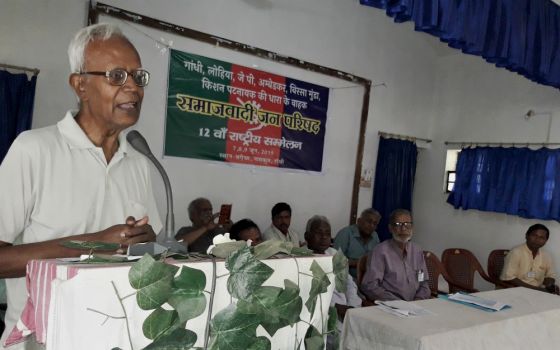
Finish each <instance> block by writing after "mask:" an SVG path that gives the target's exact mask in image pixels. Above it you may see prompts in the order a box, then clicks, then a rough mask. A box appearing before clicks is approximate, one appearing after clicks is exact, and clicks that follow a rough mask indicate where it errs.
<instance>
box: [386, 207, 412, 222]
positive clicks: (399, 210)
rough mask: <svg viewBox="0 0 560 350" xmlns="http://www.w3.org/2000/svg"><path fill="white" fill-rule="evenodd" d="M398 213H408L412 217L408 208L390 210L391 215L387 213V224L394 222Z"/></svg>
mask: <svg viewBox="0 0 560 350" xmlns="http://www.w3.org/2000/svg"><path fill="white" fill-rule="evenodd" d="M400 215H408V216H410V218H411V219H412V213H411V212H410V210H406V209H395V210H393V211H392V212H391V215H389V224H392V223H394V222H395V219H396V217H397V216H400Z"/></svg>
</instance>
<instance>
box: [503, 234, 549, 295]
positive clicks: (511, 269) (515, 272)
mask: <svg viewBox="0 0 560 350" xmlns="http://www.w3.org/2000/svg"><path fill="white" fill-rule="evenodd" d="M549 235H550V232H549V230H548V228H547V227H546V226H544V225H542V224H535V225H533V226H531V227H529V229H528V230H527V233H526V234H525V240H526V243H524V244H521V245H518V246H517V247H515V248H513V249H512V250H511V251H510V252H509V253H508V255H507V256H506V260H505V262H504V268H503V270H502V274H501V276H500V279H501V280H502V281H505V282H508V283H510V284H513V285H514V286H518V287H526V288H531V289H536V290H540V291H543V292H548V293H554V294H558V286H557V285H556V284H555V280H554V279H555V278H556V273H555V272H554V264H553V263H552V257H551V256H550V254H549V253H548V252H546V251H545V250H544V249H542V247H543V246H544V245H545V244H546V242H547V241H548V237H549Z"/></svg>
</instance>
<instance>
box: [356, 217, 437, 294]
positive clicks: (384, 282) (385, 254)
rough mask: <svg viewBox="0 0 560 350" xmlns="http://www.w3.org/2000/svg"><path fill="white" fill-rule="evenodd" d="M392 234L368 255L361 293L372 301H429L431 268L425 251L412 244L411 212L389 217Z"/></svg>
mask: <svg viewBox="0 0 560 350" xmlns="http://www.w3.org/2000/svg"><path fill="white" fill-rule="evenodd" d="M389 231H390V232H391V233H392V234H393V238H392V239H389V240H386V241H385V242H383V243H380V244H378V245H377V246H376V247H375V248H373V250H372V251H371V253H370V254H369V256H368V264H367V271H366V273H365V275H364V279H363V281H362V284H361V285H360V290H361V291H362V292H363V293H364V294H365V295H366V296H367V297H368V298H369V299H371V300H397V299H402V300H406V301H411V300H417V299H427V298H429V297H430V287H429V285H428V269H427V268H426V262H425V261H424V255H423V254H422V249H420V247H419V246H417V245H416V244H414V243H411V242H410V239H411V238H412V215H411V214H410V212H409V211H408V210H405V209H396V210H394V211H393V212H392V213H391V216H390V217H389Z"/></svg>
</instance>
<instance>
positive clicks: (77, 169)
mask: <svg viewBox="0 0 560 350" xmlns="http://www.w3.org/2000/svg"><path fill="white" fill-rule="evenodd" d="M74 113H75V112H74ZM74 113H73V112H71V111H69V112H67V113H66V116H65V117H64V119H62V120H61V121H59V122H58V123H57V124H56V125H53V126H49V127H46V128H41V129H35V130H30V131H26V132H23V133H21V134H20V135H19V136H18V137H17V139H16V140H15V141H14V142H13V144H12V146H11V148H10V150H9V151H8V154H7V155H6V157H5V158H4V161H3V162H2V165H1V166H0V241H4V242H7V243H14V244H20V243H34V242H42V241H46V240H51V239H56V238H60V237H65V236H72V235H77V234H82V233H92V232H97V231H100V230H104V229H106V228H108V227H110V226H113V225H116V224H123V223H125V220H126V218H127V217H128V216H134V217H135V218H136V219H139V218H141V217H143V216H144V215H148V216H149V223H150V225H152V228H153V229H154V232H156V233H159V231H160V230H161V228H162V223H161V220H160V217H159V214H158V211H157V207H156V203H155V199H154V195H153V192H152V183H151V179H150V171H149V164H148V162H147V160H146V158H145V157H144V156H143V155H141V154H140V153H138V152H137V151H136V150H134V149H133V148H132V147H129V146H128V143H127V142H126V140H125V137H124V135H123V134H122V133H121V135H119V148H118V150H117V152H116V153H115V155H114V156H113V158H112V159H111V161H110V163H109V164H107V162H106V159H105V156H104V154H103V150H102V149H101V148H100V147H97V146H95V145H94V144H93V143H92V142H91V140H90V139H89V138H88V137H87V135H86V134H85V132H84V131H83V130H82V129H81V128H80V126H79V125H78V124H77V123H76V121H75V120H74ZM6 284H7V294H8V311H7V314H6V331H5V332H4V337H5V336H6V335H7V334H9V333H10V331H11V330H12V327H13V325H14V323H15V322H16V321H17V320H18V319H19V316H20V313H21V311H22V309H23V307H24V305H25V301H26V298H27V291H26V287H25V278H11V279H7V280H6ZM4 337H3V338H4ZM3 340H4V339H2V343H3ZM0 347H1V345H0ZM16 348H17V346H16ZM10 349H11V348H10Z"/></svg>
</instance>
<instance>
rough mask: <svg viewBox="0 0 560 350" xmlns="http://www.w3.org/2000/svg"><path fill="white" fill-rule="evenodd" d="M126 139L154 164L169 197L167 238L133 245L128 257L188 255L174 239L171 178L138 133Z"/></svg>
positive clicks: (131, 133) (165, 228) (166, 223)
mask: <svg viewBox="0 0 560 350" xmlns="http://www.w3.org/2000/svg"><path fill="white" fill-rule="evenodd" d="M126 139H127V141H128V142H129V143H130V145H131V146H132V147H133V148H134V149H135V150H137V151H138V152H140V153H142V154H143V155H144V156H146V157H147V158H148V159H149V160H150V161H151V162H152V163H153V164H154V166H155V167H156V169H157V170H158V172H159V173H160V175H161V177H162V179H163V183H164V185H165V194H166V197H167V214H166V216H165V226H164V234H165V236H164V240H163V242H160V243H157V242H147V243H137V244H132V245H130V246H129V247H128V255H144V254H145V253H148V254H150V255H157V254H162V253H164V252H165V251H168V252H170V253H182V254H186V253H187V252H188V250H187V247H186V246H185V245H184V244H181V243H179V242H177V241H176V240H175V238H174V236H175V215H174V214H173V194H172V192H171V183H170V182H169V177H168V176H167V173H166V172H165V169H164V168H163V166H162V165H161V163H160V162H159V161H158V160H157V159H156V157H154V155H153V154H152V152H151V151H150V147H149V146H148V143H147V142H146V140H145V139H144V137H143V136H142V135H141V134H140V133H139V132H138V131H136V130H132V131H131V132H129V133H128V134H127V135H126Z"/></svg>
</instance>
